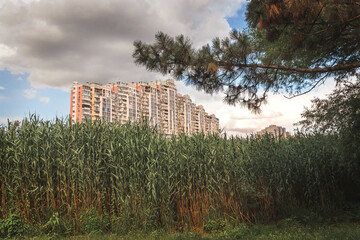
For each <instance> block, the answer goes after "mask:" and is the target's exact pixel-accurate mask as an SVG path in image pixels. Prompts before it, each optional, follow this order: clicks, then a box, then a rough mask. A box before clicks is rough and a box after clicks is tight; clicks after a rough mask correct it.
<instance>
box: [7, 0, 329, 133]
mask: <svg viewBox="0 0 360 240" xmlns="http://www.w3.org/2000/svg"><path fill="white" fill-rule="evenodd" d="M245 6H246V1H245V0H223V1H218V0H172V1H169V0H101V1H99V0H0V123H5V122H6V121H7V119H10V120H15V119H22V118H23V117H24V116H26V115H28V114H29V113H37V114H39V115H40V117H42V118H45V119H50V120H51V119H53V118H54V117H55V116H67V115H68V114H69V111H70V91H69V90H70V87H71V85H72V83H73V81H78V82H80V83H85V82H98V83H109V82H114V81H122V82H138V81H143V82H148V81H153V80H158V79H160V80H162V79H166V78H168V76H162V75H159V74H157V73H152V72H147V71H145V70H144V68H142V67H138V66H136V65H135V64H134V63H133V58H132V56H131V55H132V52H133V49H134V48H133V41H134V40H143V41H146V42H152V41H153V40H154V35H155V34H156V33H157V32H158V31H163V32H165V33H168V34H169V35H172V36H175V35H178V34H184V35H186V36H188V37H190V39H191V40H192V42H193V43H194V45H195V46H201V45H203V44H205V43H208V42H210V41H211V39H212V38H214V37H216V36H219V37H223V36H226V35H228V33H229V31H230V30H231V29H232V28H237V29H243V28H245V27H246V23H245V21H244V20H245V19H244V10H245ZM177 87H178V91H179V92H180V93H182V94H189V95H190V96H191V98H192V99H193V101H194V102H195V103H196V104H202V105H203V106H204V107H205V109H206V111H207V112H208V113H211V114H212V113H214V114H215V115H217V116H218V118H219V119H220V125H221V127H222V128H223V129H224V130H225V131H227V132H228V133H230V134H246V133H251V132H254V131H258V130H260V129H262V128H264V127H266V126H268V125H269V124H277V125H281V126H283V127H286V128H287V129H288V130H290V131H292V129H293V128H294V127H293V123H295V122H297V121H299V120H300V113H301V112H302V111H303V108H304V106H310V105H311V104H310V99H312V98H313V97H314V96H320V97H322V96H324V95H325V94H327V93H330V92H331V90H332V89H333V87H334V86H333V83H332V81H330V80H329V81H327V82H326V84H325V85H323V86H320V87H319V88H317V89H315V91H313V92H312V93H311V94H307V95H305V96H301V97H298V98H295V99H292V100H287V99H286V98H284V96H283V95H276V96H270V98H269V103H268V104H267V105H265V106H264V107H263V108H262V114H260V115H253V114H251V113H250V112H249V111H248V110H246V109H243V108H240V107H230V106H227V105H225V104H223V101H222V99H223V97H224V96H223V94H221V93H220V94H217V95H213V96H210V95H206V94H204V93H202V92H198V91H196V90H195V89H194V88H192V87H189V86H185V85H184V84H183V83H182V82H177Z"/></svg>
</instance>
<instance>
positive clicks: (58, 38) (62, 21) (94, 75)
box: [0, 0, 245, 88]
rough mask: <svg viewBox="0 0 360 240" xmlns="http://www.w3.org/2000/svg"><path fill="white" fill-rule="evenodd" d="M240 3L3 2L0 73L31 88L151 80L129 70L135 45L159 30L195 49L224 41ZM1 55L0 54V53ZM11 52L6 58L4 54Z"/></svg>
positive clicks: (185, 0) (152, 76) (140, 69)
mask: <svg viewBox="0 0 360 240" xmlns="http://www.w3.org/2000/svg"><path fill="white" fill-rule="evenodd" d="M243 2H245V0H224V1H217V0H196V1H193V0H174V1H168V0H142V1H140V0H121V1H118V0H102V1H98V0H77V1H73V0H52V1H46V0H40V1H33V0H30V1H29V0H28V1H26V3H25V2H24V1H13V0H6V1H3V4H0V43H2V44H3V45H0V49H1V46H3V48H4V49H5V50H4V52H8V54H7V55H6V57H5V58H3V59H0V68H5V67H6V68H7V69H10V70H11V71H12V72H16V73H21V72H26V73H29V77H28V79H29V80H30V81H31V83H32V85H33V86H36V87H38V86H50V87H59V88H69V87H70V86H71V84H72V82H73V81H78V82H86V81H90V82H91V81H96V82H100V83H107V82H111V81H113V80H114V79H120V80H121V81H125V82H131V81H151V80H154V79H156V78H159V77H160V75H159V74H157V73H149V72H147V71H146V70H145V69H144V68H143V67H138V66H136V65H135V64H134V62H133V61H134V60H133V58H132V52H133V49H134V47H133V41H134V40H143V41H146V42H152V41H154V35H155V34H156V33H157V32H158V31H164V32H166V33H168V34H170V35H172V36H175V35H178V34H184V35H186V36H189V37H190V38H191V40H192V41H193V42H194V44H195V45H196V46H199V45H202V44H204V43H207V42H209V41H210V40H211V39H212V38H213V37H215V36H225V35H228V32H229V31H230V26H229V24H228V23H227V21H226V19H225V17H229V16H232V15H235V14H236V11H237V9H239V8H240V7H241V4H242V3H243ZM0 52H1V51H0ZM10 52H11V54H10Z"/></svg>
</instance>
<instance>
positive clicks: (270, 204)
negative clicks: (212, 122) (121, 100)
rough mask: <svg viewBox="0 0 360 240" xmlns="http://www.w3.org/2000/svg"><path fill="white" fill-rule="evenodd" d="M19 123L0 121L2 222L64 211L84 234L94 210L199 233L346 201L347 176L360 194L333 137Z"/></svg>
mask: <svg viewBox="0 0 360 240" xmlns="http://www.w3.org/2000/svg"><path fill="white" fill-rule="evenodd" d="M16 125H17V124H14V123H9V124H8V125H7V126H3V127H1V128H0V204H1V207H0V214H1V215H0V216H1V218H3V219H4V218H7V217H8V216H9V215H10V213H16V214H19V215H21V216H22V217H23V218H24V219H26V221H27V222H29V223H34V222H46V221H47V220H48V219H49V218H50V217H51V216H52V214H53V213H54V212H58V213H59V215H60V216H61V217H62V218H64V219H67V220H68V221H69V222H71V224H72V225H73V229H74V231H75V232H79V231H80V230H81V229H80V228H81V213H82V212H87V211H89V210H90V209H95V210H96V211H97V212H98V214H100V215H102V216H107V217H109V218H110V219H115V218H116V219H120V221H124V224H125V221H128V222H129V221H130V222H131V224H135V225H139V226H140V227H153V228H158V227H161V228H165V229H192V230H197V231H200V230H201V229H203V227H204V224H205V223H206V222H207V221H208V220H209V219H218V218H221V219H225V220H231V221H235V222H247V223H254V222H256V221H262V220H264V219H278V218H279V217H280V216H281V215H282V214H286V211H291V209H292V208H293V209H296V208H299V207H307V208H324V207H328V206H341V203H342V202H343V200H344V198H345V197H346V193H345V190H344V189H348V187H347V188H346V186H348V183H349V182H354V181H355V182H356V181H357V182H356V183H357V184H353V185H352V186H355V187H354V188H353V189H350V191H359V189H358V188H359V187H357V189H356V186H359V179H360V178H359V168H358V165H359V163H358V162H354V161H353V160H347V159H344V158H342V157H341V156H340V155H339V153H338V151H337V148H336V145H337V136H334V135H315V136H302V135H299V136H295V137H293V138H288V139H274V138H272V137H270V136H265V137H261V138H258V137H255V136H254V137H248V138H246V139H244V138H235V137H228V136H226V135H225V134H223V135H221V136H219V135H210V136H204V135H203V134H198V135H194V136H186V135H181V136H179V137H172V138H170V139H169V138H166V137H164V136H162V135H161V134H160V133H158V132H157V130H156V129H155V128H151V127H149V126H148V125H146V124H141V125H140V124H132V125H130V124H126V125H117V124H113V123H104V122H87V123H84V124H74V125H72V124H71V123H70V121H68V120H63V119H56V120H54V121H44V120H40V119H39V118H38V117H37V116H34V115H32V116H30V117H29V118H27V119H24V120H23V121H22V122H21V124H20V125H19V126H16ZM345 185H346V186H345ZM284 206H286V207H284ZM284 211H285V213H284Z"/></svg>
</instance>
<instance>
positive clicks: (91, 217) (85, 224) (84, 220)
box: [81, 208, 103, 234]
mask: <svg viewBox="0 0 360 240" xmlns="http://www.w3.org/2000/svg"><path fill="white" fill-rule="evenodd" d="M102 228H103V222H102V219H101V218H100V217H99V216H98V214H97V213H96V211H95V209H94V208H91V209H90V210H89V211H88V212H86V213H85V214H83V215H82V216H81V231H82V232H83V233H85V234H89V233H91V232H102Z"/></svg>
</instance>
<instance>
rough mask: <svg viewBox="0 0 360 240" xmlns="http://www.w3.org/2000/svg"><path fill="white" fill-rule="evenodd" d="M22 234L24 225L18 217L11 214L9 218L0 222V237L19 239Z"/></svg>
mask: <svg viewBox="0 0 360 240" xmlns="http://www.w3.org/2000/svg"><path fill="white" fill-rule="evenodd" d="M24 233H25V231H24V224H23V222H22V220H21V217H20V216H19V215H16V214H12V215H10V217H9V218H7V219H5V220H2V221H0V237H3V238H5V237H7V238H12V237H19V236H22V235H24Z"/></svg>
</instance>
